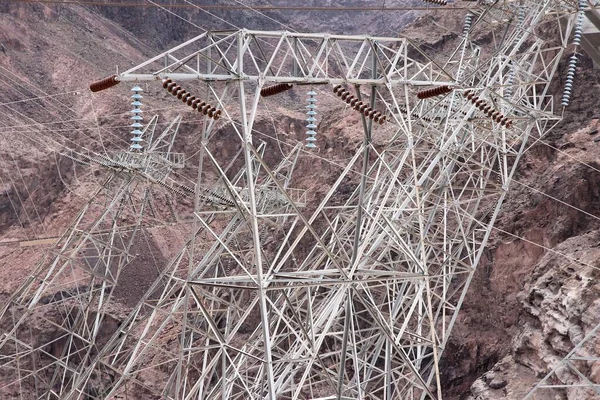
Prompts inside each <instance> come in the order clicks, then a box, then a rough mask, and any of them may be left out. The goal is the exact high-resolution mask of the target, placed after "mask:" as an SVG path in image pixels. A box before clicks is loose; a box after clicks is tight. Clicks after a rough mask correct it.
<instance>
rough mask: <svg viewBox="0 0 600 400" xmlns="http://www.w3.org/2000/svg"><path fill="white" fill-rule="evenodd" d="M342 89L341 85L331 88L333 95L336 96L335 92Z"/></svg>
mask: <svg viewBox="0 0 600 400" xmlns="http://www.w3.org/2000/svg"><path fill="white" fill-rule="evenodd" d="M341 88H342V85H335V86H334V87H333V93H335V94H337V92H338V91H339V90H340V89H341Z"/></svg>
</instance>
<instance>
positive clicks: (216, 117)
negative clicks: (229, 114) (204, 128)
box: [213, 110, 221, 121]
mask: <svg viewBox="0 0 600 400" xmlns="http://www.w3.org/2000/svg"><path fill="white" fill-rule="evenodd" d="M213 118H214V120H215V121H216V120H218V119H219V118H221V110H217V111H216V112H215V113H214V115H213Z"/></svg>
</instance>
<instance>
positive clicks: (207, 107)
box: [202, 104, 212, 115]
mask: <svg viewBox="0 0 600 400" xmlns="http://www.w3.org/2000/svg"><path fill="white" fill-rule="evenodd" d="M211 108H212V106H211V105H210V104H207V105H205V106H204V107H202V114H204V115H206V114H208V110H210V109H211Z"/></svg>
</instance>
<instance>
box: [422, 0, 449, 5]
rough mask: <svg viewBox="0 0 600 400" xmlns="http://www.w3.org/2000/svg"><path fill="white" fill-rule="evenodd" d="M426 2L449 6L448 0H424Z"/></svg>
mask: <svg viewBox="0 0 600 400" xmlns="http://www.w3.org/2000/svg"><path fill="white" fill-rule="evenodd" d="M423 1H424V2H425V3H431V4H436V5H438V6H447V5H448V0H423Z"/></svg>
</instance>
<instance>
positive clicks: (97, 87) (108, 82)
mask: <svg viewBox="0 0 600 400" xmlns="http://www.w3.org/2000/svg"><path fill="white" fill-rule="evenodd" d="M119 82H120V81H119V80H118V79H117V75H111V76H109V77H107V78H104V79H101V80H99V81H96V82H92V83H91V84H90V90H91V91H92V92H94V93H95V92H99V91H101V90H104V89H108V88H110V87H113V86H115V85H118V84H119Z"/></svg>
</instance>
